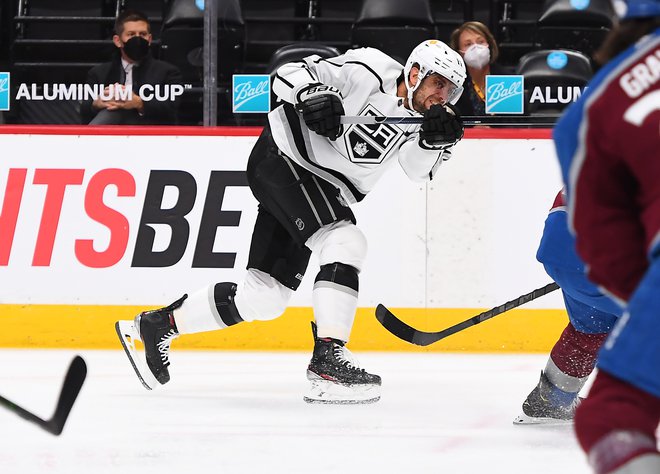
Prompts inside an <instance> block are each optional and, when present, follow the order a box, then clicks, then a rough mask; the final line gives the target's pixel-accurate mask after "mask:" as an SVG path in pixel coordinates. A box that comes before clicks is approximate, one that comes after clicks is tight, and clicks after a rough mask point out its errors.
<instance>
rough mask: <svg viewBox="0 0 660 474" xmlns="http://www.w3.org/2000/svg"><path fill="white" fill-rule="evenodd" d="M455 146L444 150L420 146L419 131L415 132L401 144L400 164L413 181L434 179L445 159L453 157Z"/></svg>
mask: <svg viewBox="0 0 660 474" xmlns="http://www.w3.org/2000/svg"><path fill="white" fill-rule="evenodd" d="M452 149H453V147H450V148H446V149H444V150H428V149H424V148H422V147H420V146H419V140H418V135H417V133H413V134H411V135H410V136H409V137H408V140H406V142H405V143H404V144H403V145H401V148H400V151H399V165H400V166H401V168H402V169H403V171H404V173H406V176H408V178H410V179H411V180H412V181H417V182H419V181H427V180H431V179H433V177H434V176H435V175H436V173H437V171H438V168H439V167H440V165H441V164H442V162H443V161H447V160H448V159H449V158H451V155H452Z"/></svg>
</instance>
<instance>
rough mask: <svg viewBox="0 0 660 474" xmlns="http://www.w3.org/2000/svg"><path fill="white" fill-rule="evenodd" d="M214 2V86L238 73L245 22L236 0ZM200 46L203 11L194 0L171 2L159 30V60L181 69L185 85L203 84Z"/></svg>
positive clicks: (202, 42)
mask: <svg viewBox="0 0 660 474" xmlns="http://www.w3.org/2000/svg"><path fill="white" fill-rule="evenodd" d="M217 1H218V8H217V10H218V30H217V38H218V83H221V84H222V83H224V84H227V83H229V82H230V81H231V75H232V74H233V73H235V72H241V70H242V67H243V58H244V54H245V22H244V21H243V15H242V13H241V6H240V3H239V1H238V0H217ZM203 44H204V12H203V11H202V10H200V9H199V8H198V7H197V6H196V5H195V0H174V1H173V3H172V6H171V8H170V9H169V12H168V14H167V17H165V19H164V20H163V29H162V31H161V59H163V60H165V61H168V62H170V63H172V64H175V65H176V66H178V67H179V69H181V73H182V74H183V78H184V81H185V82H186V83H192V84H201V83H202V82H203V77H202V72H203V71H202V67H201V63H200V61H199V58H200V57H201V53H202V50H201V48H202V45H203Z"/></svg>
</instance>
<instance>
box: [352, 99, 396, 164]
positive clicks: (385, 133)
mask: <svg viewBox="0 0 660 474" xmlns="http://www.w3.org/2000/svg"><path fill="white" fill-rule="evenodd" d="M359 115H361V116H367V117H368V116H374V117H376V116H381V115H383V114H382V113H380V112H379V111H378V110H376V108H375V107H374V106H372V105H370V104H369V105H367V106H366V107H365V108H364V110H362V112H360V114H359ZM402 136H403V130H402V129H400V128H399V127H397V126H395V125H388V124H382V123H379V124H373V125H365V124H353V125H351V126H350V127H348V130H346V133H344V142H345V144H346V150H348V155H349V157H350V159H351V161H352V162H353V163H366V164H369V163H370V164H380V163H382V162H383V160H384V159H385V156H387V154H388V153H389V151H390V150H391V149H392V147H393V146H394V145H395V144H396V143H397V142H398V141H399V138H401V137H402Z"/></svg>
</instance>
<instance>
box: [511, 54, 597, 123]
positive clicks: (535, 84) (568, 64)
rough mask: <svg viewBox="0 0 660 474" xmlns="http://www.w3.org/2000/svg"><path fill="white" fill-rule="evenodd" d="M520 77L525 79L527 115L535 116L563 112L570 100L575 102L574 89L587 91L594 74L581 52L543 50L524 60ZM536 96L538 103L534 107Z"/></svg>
mask: <svg viewBox="0 0 660 474" xmlns="http://www.w3.org/2000/svg"><path fill="white" fill-rule="evenodd" d="M516 74H522V75H523V76H524V77H525V104H527V106H526V113H529V114H532V115H533V114H551V113H558V112H560V111H561V110H563V109H564V108H565V107H566V106H567V105H568V103H566V100H568V99H571V101H573V100H575V98H576V95H575V90H574V88H575V87H577V88H580V89H582V88H584V86H585V85H586V84H587V82H588V81H589V79H591V76H592V75H593V70H592V68H591V63H590V61H589V58H588V57H587V56H585V55H584V54H582V53H579V52H577V51H569V50H539V51H532V52H531V53H527V54H526V55H524V56H523V57H522V58H521V59H520V63H519V65H518V69H517V71H516ZM560 88H561V89H560ZM534 94H536V99H537V100H536V101H535V102H534V103H531V104H530V99H531V98H532V97H533V95H534ZM562 99H563V102H562Z"/></svg>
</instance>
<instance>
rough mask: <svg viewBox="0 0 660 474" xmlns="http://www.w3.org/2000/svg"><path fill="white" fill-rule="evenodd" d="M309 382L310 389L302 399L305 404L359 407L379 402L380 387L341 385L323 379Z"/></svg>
mask: <svg viewBox="0 0 660 474" xmlns="http://www.w3.org/2000/svg"><path fill="white" fill-rule="evenodd" d="M310 382H311V384H312V387H311V389H310V391H309V392H308V393H307V395H305V396H304V397H303V400H304V401H306V402H307V403H323V404H329V405H359V404H367V403H376V402H377V401H378V400H380V385H363V384H360V385H341V384H338V383H334V382H330V381H328V380H325V379H316V380H311V381H310Z"/></svg>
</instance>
